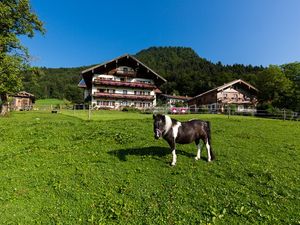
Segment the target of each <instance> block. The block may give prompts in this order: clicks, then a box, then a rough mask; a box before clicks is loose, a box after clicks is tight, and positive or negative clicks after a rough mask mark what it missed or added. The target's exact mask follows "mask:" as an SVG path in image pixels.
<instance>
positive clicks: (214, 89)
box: [189, 79, 258, 100]
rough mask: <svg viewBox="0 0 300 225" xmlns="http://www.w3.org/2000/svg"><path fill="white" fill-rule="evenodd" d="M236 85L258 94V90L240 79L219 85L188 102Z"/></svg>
mask: <svg viewBox="0 0 300 225" xmlns="http://www.w3.org/2000/svg"><path fill="white" fill-rule="evenodd" d="M236 84H242V85H243V86H245V87H248V88H249V89H251V90H252V91H254V92H255V93H257V92H258V90H257V89H256V88H255V87H254V86H252V85H251V84H249V83H247V82H246V81H243V80H242V79H238V80H233V81H231V82H229V83H226V84H223V85H221V86H219V87H216V88H213V89H211V90H208V91H206V92H204V93H201V94H199V95H196V96H195V97H193V98H191V99H189V100H193V99H196V98H199V97H201V96H203V95H206V94H208V93H211V92H214V91H215V92H219V91H222V90H225V89H227V88H229V87H232V86H233V85H236Z"/></svg>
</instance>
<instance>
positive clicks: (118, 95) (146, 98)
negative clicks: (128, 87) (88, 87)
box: [93, 92, 154, 101]
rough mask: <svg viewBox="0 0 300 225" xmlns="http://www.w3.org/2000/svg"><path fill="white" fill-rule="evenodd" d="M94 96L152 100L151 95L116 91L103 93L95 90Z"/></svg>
mask: <svg viewBox="0 0 300 225" xmlns="http://www.w3.org/2000/svg"><path fill="white" fill-rule="evenodd" d="M93 96H94V97H95V98H104V99H129V100H140V101H153V100H154V96H153V95H129V94H126V95H125V94H116V93H103V92H95V93H94V94H93Z"/></svg>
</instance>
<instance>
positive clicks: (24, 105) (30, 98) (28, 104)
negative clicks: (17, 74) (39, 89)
mask: <svg viewBox="0 0 300 225" xmlns="http://www.w3.org/2000/svg"><path fill="white" fill-rule="evenodd" d="M11 97H12V98H13V101H12V103H11V107H10V108H11V109H12V110H16V111H24V110H31V109H32V108H33V104H34V101H35V97H34V95H33V94H30V93H28V92H26V91H21V92H19V93H17V94H15V95H12V96H11Z"/></svg>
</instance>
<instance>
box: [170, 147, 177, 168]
mask: <svg viewBox="0 0 300 225" xmlns="http://www.w3.org/2000/svg"><path fill="white" fill-rule="evenodd" d="M172 155H173V160H172V163H171V165H172V166H175V165H176V161H177V156H176V151H175V149H174V150H173V151H172Z"/></svg>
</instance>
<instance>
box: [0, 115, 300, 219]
mask: <svg viewBox="0 0 300 225" xmlns="http://www.w3.org/2000/svg"><path fill="white" fill-rule="evenodd" d="M70 113H71V112H70ZM132 116H134V117H132ZM192 117H198V118H204V119H209V120H210V121H211V123H212V141H213V148H214V150H215V153H216V155H217V160H216V161H214V162H212V163H207V162H206V161H205V159H206V152H205V151H202V159H203V160H200V161H194V156H195V154H196V148H195V146H194V145H193V144H190V145H178V150H177V153H178V160H177V165H176V167H171V166H170V165H169V162H170V161H171V154H170V151H169V149H168V146H167V143H166V142H164V141H162V140H159V141H154V139H153V127H152V118H151V115H140V114H126V113H123V114H121V113H116V114H113V113H111V112H100V113H99V117H97V119H94V120H92V121H87V120H82V119H80V118H77V117H73V116H72V114H69V115H64V114H51V113H49V112H48V113H47V112H44V113H42V112H18V113H13V114H12V115H11V116H10V117H8V118H0V159H1V164H0V215H1V216H0V224H35V223H38V224H114V223H115V224H199V223H200V224H208V223H214V224H299V223H300V219H299V212H300V195H299V193H300V189H299V187H300V178H299V171H300V141H299V133H300V125H299V123H298V122H290V121H276V120H265V119H258V118H245V117H231V118H229V119H228V118H227V117H223V116H218V115H214V116H211V115H205V116H203V115H200V116H199V115H192V116H190V115H186V116H177V118H179V119H181V120H185V119H190V118H192ZM93 118H96V117H93ZM123 118H125V119H124V120H123Z"/></svg>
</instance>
